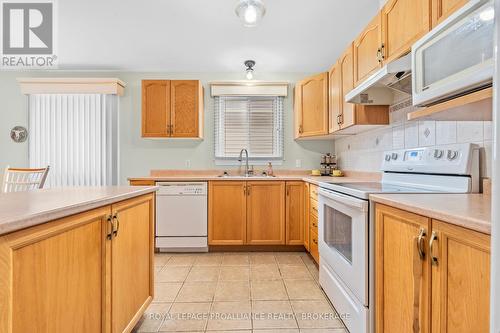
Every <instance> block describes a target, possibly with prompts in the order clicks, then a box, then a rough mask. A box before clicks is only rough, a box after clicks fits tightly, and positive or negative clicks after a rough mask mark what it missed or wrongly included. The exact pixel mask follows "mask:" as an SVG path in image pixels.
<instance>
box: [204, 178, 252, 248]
mask: <svg viewBox="0 0 500 333" xmlns="http://www.w3.org/2000/svg"><path fill="white" fill-rule="evenodd" d="M246 186H247V185H246V182H240V181H213V182H210V183H209V190H208V243H209V244H210V245H243V244H245V243H246V235H247V187H246Z"/></svg>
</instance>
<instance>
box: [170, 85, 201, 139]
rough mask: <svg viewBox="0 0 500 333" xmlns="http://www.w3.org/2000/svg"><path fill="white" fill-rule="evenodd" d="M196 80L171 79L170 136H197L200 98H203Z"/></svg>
mask: <svg viewBox="0 0 500 333" xmlns="http://www.w3.org/2000/svg"><path fill="white" fill-rule="evenodd" d="M200 87H201V86H200V82H199V81H197V80H189V81H188V80H175V81H171V89H170V91H171V93H170V101H171V107H170V109H171V136H172V137H181V138H192V137H198V136H199V127H200V112H202V110H201V109H202V108H201V107H200V99H201V100H202V99H203V95H202V93H201V88H200Z"/></svg>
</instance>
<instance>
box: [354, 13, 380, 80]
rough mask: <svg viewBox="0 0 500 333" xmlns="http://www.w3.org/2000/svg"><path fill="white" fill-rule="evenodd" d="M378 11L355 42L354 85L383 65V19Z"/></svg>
mask: <svg viewBox="0 0 500 333" xmlns="http://www.w3.org/2000/svg"><path fill="white" fill-rule="evenodd" d="M381 17H382V16H381V14H380V13H378V14H377V16H375V17H374V18H373V19H372V21H371V22H370V23H369V24H368V26H367V27H366V28H365V30H363V32H361V34H359V36H358V38H356V39H355V40H354V42H353V49H354V50H353V52H354V86H357V85H358V84H360V83H361V82H363V81H364V80H366V79H367V78H368V77H369V76H370V75H371V74H373V73H374V72H375V71H376V70H378V69H379V68H380V67H381V66H382V60H383V59H382V49H381V48H382V19H381Z"/></svg>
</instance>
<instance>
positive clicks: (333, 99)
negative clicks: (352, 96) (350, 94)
mask: <svg viewBox="0 0 500 333" xmlns="http://www.w3.org/2000/svg"><path fill="white" fill-rule="evenodd" d="M341 94H342V88H341V83H340V66H339V64H338V63H336V64H335V65H333V66H332V68H330V71H329V72H328V98H329V103H328V109H329V112H328V113H329V114H328V122H329V126H328V132H329V133H333V132H335V131H338V130H339V129H340V122H339V116H340V114H341V113H342V104H343V101H342V96H341Z"/></svg>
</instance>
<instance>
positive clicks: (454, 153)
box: [446, 150, 458, 161]
mask: <svg viewBox="0 0 500 333" xmlns="http://www.w3.org/2000/svg"><path fill="white" fill-rule="evenodd" d="M446 157H447V158H448V160H450V161H453V160H454V159H456V158H457V157H458V151H456V150H448V153H447V155H446Z"/></svg>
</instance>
